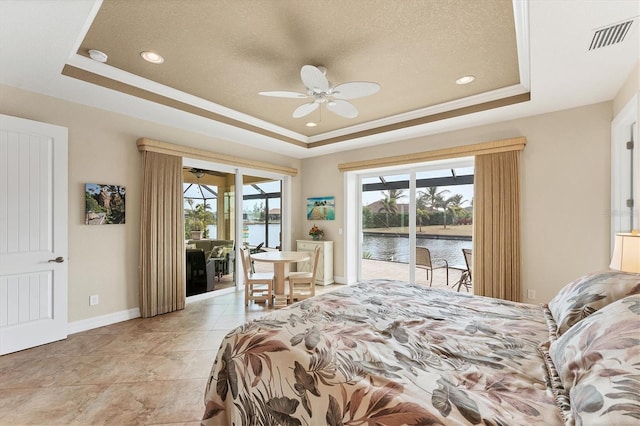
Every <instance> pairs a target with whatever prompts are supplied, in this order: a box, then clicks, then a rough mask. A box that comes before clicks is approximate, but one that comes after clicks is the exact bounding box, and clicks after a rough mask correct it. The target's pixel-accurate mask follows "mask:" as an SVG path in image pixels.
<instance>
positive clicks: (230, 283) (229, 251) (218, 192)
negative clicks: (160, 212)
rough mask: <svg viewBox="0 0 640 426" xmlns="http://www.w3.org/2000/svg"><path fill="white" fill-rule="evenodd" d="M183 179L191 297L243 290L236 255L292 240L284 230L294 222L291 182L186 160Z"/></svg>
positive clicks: (227, 166)
mask: <svg viewBox="0 0 640 426" xmlns="http://www.w3.org/2000/svg"><path fill="white" fill-rule="evenodd" d="M183 180H184V212H185V252H186V253H185V254H186V272H187V276H186V285H187V295H188V296H193V295H199V294H203V293H209V292H217V291H218V290H220V292H221V293H226V292H227V290H228V291H235V290H237V289H239V288H241V287H242V277H241V274H239V273H238V271H240V269H239V267H238V264H237V262H236V261H235V259H236V257H237V253H238V250H239V249H240V248H242V247H245V246H247V247H249V248H250V249H255V248H257V246H259V245H262V247H263V248H273V249H277V248H280V247H281V246H282V245H283V243H282V241H283V239H286V238H290V233H289V232H283V229H282V224H283V223H290V213H289V212H288V210H289V209H288V206H289V204H290V200H289V198H288V197H287V194H286V191H288V190H290V187H291V182H290V178H289V177H288V176H282V175H277V174H273V173H269V172H261V171H257V170H252V169H241V168H236V167H232V166H229V165H226V164H217V163H211V162H206V161H201V160H195V159H185V160H184V163H183ZM283 200H285V201H286V202H283ZM283 234H286V235H283ZM284 241H285V245H286V240H284ZM285 248H288V245H287V247H285Z"/></svg>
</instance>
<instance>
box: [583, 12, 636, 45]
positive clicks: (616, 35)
mask: <svg viewBox="0 0 640 426" xmlns="http://www.w3.org/2000/svg"><path fill="white" fill-rule="evenodd" d="M631 24H633V19H632V20H630V21H626V22H622V23H620V24H615V25H611V26H609V27H605V28H601V29H599V30H597V31H596V32H595V34H593V39H592V40H591V45H590V46H589V50H595V49H600V48H602V47H607V46H611V45H612V44H616V43H622V42H623V41H624V38H625V36H626V35H627V33H628V32H629V28H631Z"/></svg>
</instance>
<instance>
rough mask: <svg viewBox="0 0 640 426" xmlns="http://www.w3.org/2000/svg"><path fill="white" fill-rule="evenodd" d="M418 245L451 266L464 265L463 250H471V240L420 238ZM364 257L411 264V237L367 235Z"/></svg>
mask: <svg viewBox="0 0 640 426" xmlns="http://www.w3.org/2000/svg"><path fill="white" fill-rule="evenodd" d="M416 245H417V246H419V247H426V248H428V249H429V252H430V253H431V258H432V259H446V261H447V262H449V265H464V264H465V263H464V256H463V254H462V249H463V248H464V249H471V248H472V247H473V242H472V241H471V240H459V239H455V240H453V239H452V240H448V239H440V238H438V239H435V238H422V237H420V238H418V239H417V240H416ZM362 252H363V257H366V258H369V259H373V260H389V261H393V262H401V263H409V237H407V236H401V235H398V236H380V235H375V234H365V235H364V236H363V241H362Z"/></svg>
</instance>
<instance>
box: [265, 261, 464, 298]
mask: <svg viewBox="0 0 640 426" xmlns="http://www.w3.org/2000/svg"><path fill="white" fill-rule="evenodd" d="M255 267H256V272H269V271H273V267H272V266H271V264H268V263H262V262H256V263H255ZM460 275H462V271H461V270H460V269H453V268H449V285H448V286H447V284H446V282H447V274H446V270H445V269H436V270H435V271H434V272H433V285H432V286H433V287H436V288H448V289H452V287H453V285H454V284H456V283H457V282H458V280H459V279H460ZM379 278H380V279H390V280H400V281H409V265H408V264H407V263H399V262H388V261H384V260H371V259H362V279H363V280H372V279H379ZM416 284H423V285H426V286H428V285H429V280H427V273H426V271H425V270H424V269H419V268H416ZM456 289H457V286H455V289H454V290H456ZM461 291H465V287H464V286H463V287H462V289H461ZM469 292H470V293H473V290H472V289H470V290H469Z"/></svg>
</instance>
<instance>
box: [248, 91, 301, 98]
mask: <svg viewBox="0 0 640 426" xmlns="http://www.w3.org/2000/svg"><path fill="white" fill-rule="evenodd" d="M258 94H259V95H262V96H273V97H275V98H294V99H304V98H306V97H307V95H305V94H304V93H298V92H287V91H286V90H273V91H270V92H258Z"/></svg>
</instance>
